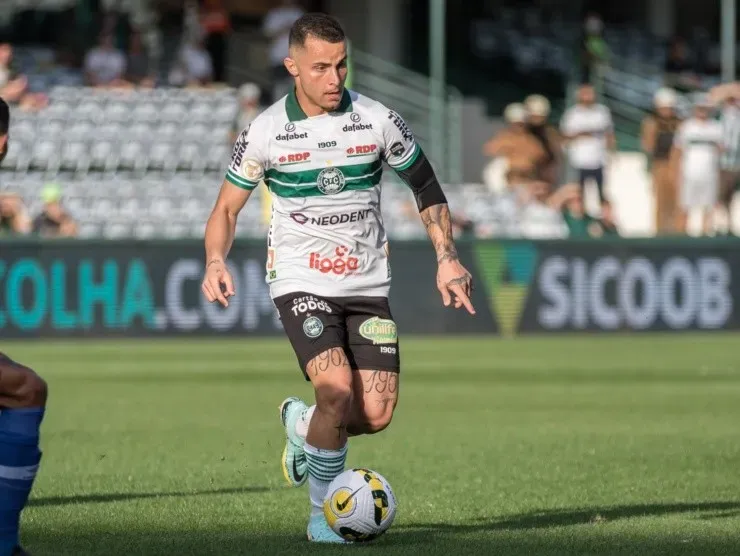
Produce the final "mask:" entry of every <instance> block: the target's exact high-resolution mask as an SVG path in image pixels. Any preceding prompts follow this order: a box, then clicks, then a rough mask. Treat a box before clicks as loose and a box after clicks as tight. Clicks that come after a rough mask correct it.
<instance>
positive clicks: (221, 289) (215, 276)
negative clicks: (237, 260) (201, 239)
mask: <svg viewBox="0 0 740 556" xmlns="http://www.w3.org/2000/svg"><path fill="white" fill-rule="evenodd" d="M200 289H201V290H202V291H203V294H204V295H205V296H206V299H207V300H208V301H209V302H211V303H213V302H214V301H218V302H219V303H220V304H221V305H223V306H224V307H228V306H229V298H230V297H232V296H233V295H234V280H233V279H232V278H231V273H229V269H228V268H227V267H226V263H224V262H223V261H219V260H216V261H211V262H209V263H208V265H206V274H205V276H204V278H203V285H202V286H201V287H200Z"/></svg>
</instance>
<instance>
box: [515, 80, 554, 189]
mask: <svg viewBox="0 0 740 556" xmlns="http://www.w3.org/2000/svg"><path fill="white" fill-rule="evenodd" d="M524 107H525V108H526V109H527V129H528V130H529V132H530V133H531V134H532V135H533V136H534V137H535V138H536V139H537V140H538V141H539V142H540V144H541V145H542V148H543V149H544V151H545V158H544V160H543V161H542V163H541V164H542V167H541V168H540V171H539V175H540V177H541V178H542V179H543V180H545V181H546V182H548V183H549V184H550V185H551V186H554V185H556V183H557V182H558V178H559V176H560V165H561V159H562V156H561V153H562V150H561V149H562V147H561V144H560V133H559V132H558V130H557V129H556V128H555V127H554V126H552V125H550V124H549V123H548V121H547V118H548V116H549V115H550V101H549V100H547V98H545V97H544V96H542V95H530V96H528V97H527V98H526V99H525V100H524Z"/></svg>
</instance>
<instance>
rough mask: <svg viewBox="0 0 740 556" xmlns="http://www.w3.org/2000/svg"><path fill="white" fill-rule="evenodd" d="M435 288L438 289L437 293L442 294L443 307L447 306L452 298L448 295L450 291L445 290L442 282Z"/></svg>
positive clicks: (445, 287)
mask: <svg viewBox="0 0 740 556" xmlns="http://www.w3.org/2000/svg"><path fill="white" fill-rule="evenodd" d="M437 289H438V290H439V293H441V294H442V303H443V304H444V306H445V307H449V306H450V302H451V301H452V298H451V297H450V292H449V291H447V286H446V285H444V284H443V285H438V286H437Z"/></svg>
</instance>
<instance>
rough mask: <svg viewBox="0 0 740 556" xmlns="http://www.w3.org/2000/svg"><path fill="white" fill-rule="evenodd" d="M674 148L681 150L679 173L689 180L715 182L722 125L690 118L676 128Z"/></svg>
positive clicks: (717, 173)
mask: <svg viewBox="0 0 740 556" xmlns="http://www.w3.org/2000/svg"><path fill="white" fill-rule="evenodd" d="M675 141H676V146H678V147H679V148H680V149H681V151H682V152H681V155H682V156H681V173H682V175H683V178H684V179H689V180H693V179H695V180H700V181H701V180H704V181H707V180H716V179H718V175H719V160H720V154H719V150H718V147H719V146H720V145H721V144H722V124H720V123H719V122H717V121H715V120H699V119H697V118H691V119H689V120H686V121H685V122H684V123H683V124H681V126H680V127H679V128H678V132H677V133H676V138H675Z"/></svg>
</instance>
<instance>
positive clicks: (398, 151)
mask: <svg viewBox="0 0 740 556" xmlns="http://www.w3.org/2000/svg"><path fill="white" fill-rule="evenodd" d="M388 150H390V151H391V154H392V155H393V156H403V153H405V152H406V147H404V146H403V143H401V142H400V141H396V142H395V143H393V144H392V145H391V148H390V149H388Z"/></svg>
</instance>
